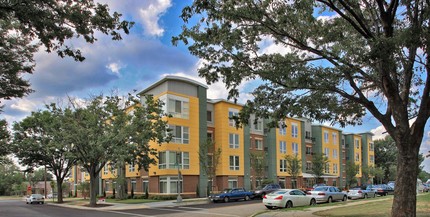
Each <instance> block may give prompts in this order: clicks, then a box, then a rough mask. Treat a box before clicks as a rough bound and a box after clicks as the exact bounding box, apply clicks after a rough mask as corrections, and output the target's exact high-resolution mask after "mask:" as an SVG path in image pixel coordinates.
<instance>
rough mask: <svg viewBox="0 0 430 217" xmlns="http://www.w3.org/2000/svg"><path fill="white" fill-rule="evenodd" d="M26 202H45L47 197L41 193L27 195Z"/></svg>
mask: <svg viewBox="0 0 430 217" xmlns="http://www.w3.org/2000/svg"><path fill="white" fill-rule="evenodd" d="M25 202H26V203H27V204H33V203H40V204H44V203H45V198H44V197H43V196H42V195H41V194H32V195H30V196H27V197H26V198H25Z"/></svg>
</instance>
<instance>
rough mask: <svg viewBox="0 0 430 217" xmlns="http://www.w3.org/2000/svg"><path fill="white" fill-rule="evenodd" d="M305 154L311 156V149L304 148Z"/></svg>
mask: <svg viewBox="0 0 430 217" xmlns="http://www.w3.org/2000/svg"><path fill="white" fill-rule="evenodd" d="M306 154H307V155H312V147H306Z"/></svg>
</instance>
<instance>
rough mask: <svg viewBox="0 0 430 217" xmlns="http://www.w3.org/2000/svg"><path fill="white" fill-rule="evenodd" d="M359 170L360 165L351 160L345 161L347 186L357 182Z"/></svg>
mask: <svg viewBox="0 0 430 217" xmlns="http://www.w3.org/2000/svg"><path fill="white" fill-rule="evenodd" d="M359 172H360V165H359V164H355V162H353V161H348V162H346V186H347V188H349V187H351V186H352V185H354V184H356V183H357V174H358V173H359Z"/></svg>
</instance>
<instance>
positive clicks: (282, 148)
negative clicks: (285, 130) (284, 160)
mask: <svg viewBox="0 0 430 217" xmlns="http://www.w3.org/2000/svg"><path fill="white" fill-rule="evenodd" d="M279 152H280V153H281V154H286V153H287V142H285V141H279Z"/></svg>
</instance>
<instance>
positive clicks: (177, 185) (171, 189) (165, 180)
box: [160, 176, 182, 194]
mask: <svg viewBox="0 0 430 217" xmlns="http://www.w3.org/2000/svg"><path fill="white" fill-rule="evenodd" d="M181 189H182V181H178V177H177V176H165V177H160V193H165V194H174V193H178V192H181Z"/></svg>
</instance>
